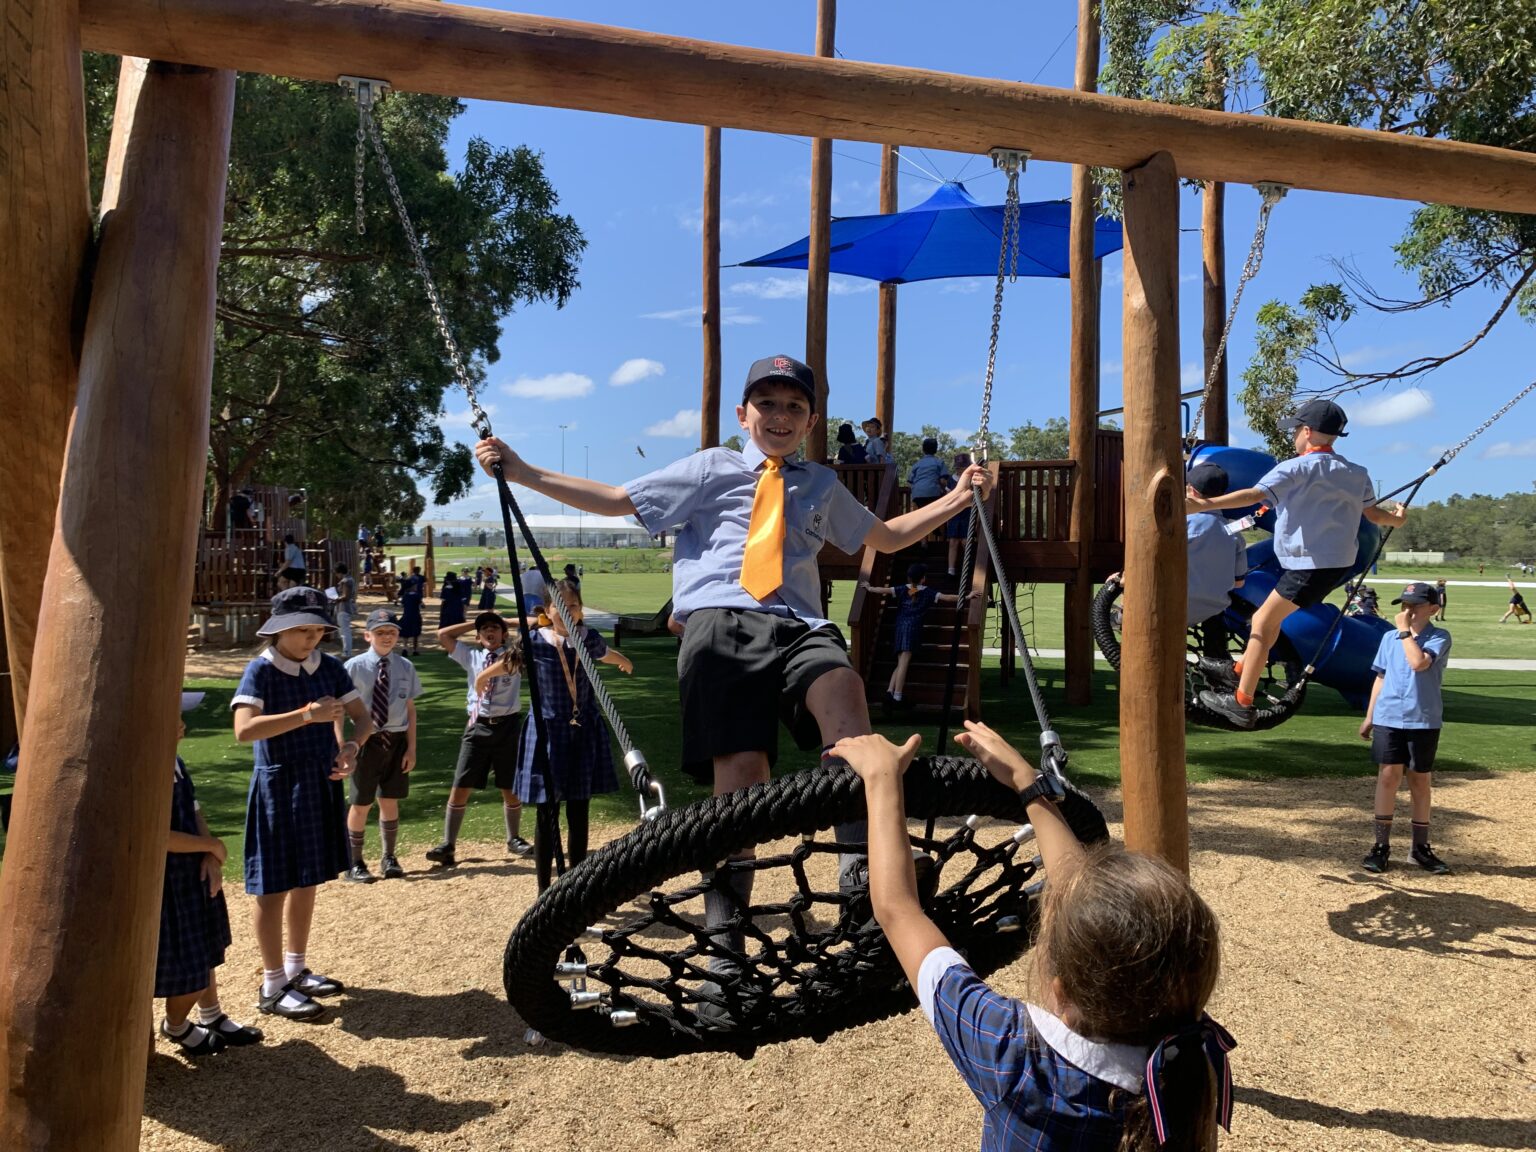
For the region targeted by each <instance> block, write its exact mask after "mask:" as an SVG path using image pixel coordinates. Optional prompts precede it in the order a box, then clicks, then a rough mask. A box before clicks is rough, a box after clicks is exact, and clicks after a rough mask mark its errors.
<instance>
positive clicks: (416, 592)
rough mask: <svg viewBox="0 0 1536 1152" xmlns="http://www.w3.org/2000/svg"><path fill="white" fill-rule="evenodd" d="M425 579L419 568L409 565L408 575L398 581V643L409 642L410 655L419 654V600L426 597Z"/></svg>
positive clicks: (402, 648) (402, 644)
mask: <svg viewBox="0 0 1536 1152" xmlns="http://www.w3.org/2000/svg"><path fill="white" fill-rule="evenodd" d="M426 589H427V579H426V577H425V576H423V575H422V574H421V569H420V568H418V567H417V566H416V565H415V564H412V565H411V572H410V575H409V576H407V577H406V578H405V579H403V580H401V581H400V644H401V649H400V650H401V651H402V652H404V651H405V648H404V645H405V643H406V642H407V641H409V642H410V646H411V655H412V656H416V655H418V654H419V649H420V645H421V602H422V601H423V600H425V599H426Z"/></svg>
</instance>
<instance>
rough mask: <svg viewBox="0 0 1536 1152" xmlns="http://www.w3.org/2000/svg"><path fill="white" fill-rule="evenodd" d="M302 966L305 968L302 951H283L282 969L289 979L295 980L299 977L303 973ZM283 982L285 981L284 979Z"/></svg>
mask: <svg viewBox="0 0 1536 1152" xmlns="http://www.w3.org/2000/svg"><path fill="white" fill-rule="evenodd" d="M304 968H305V964H304V953H302V952H284V953H283V971H285V972H287V973H288V979H289V980H297V979H298V978H299V976H300V974H302V973H303V971H304ZM284 983H287V981H284Z"/></svg>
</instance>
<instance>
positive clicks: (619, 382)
mask: <svg viewBox="0 0 1536 1152" xmlns="http://www.w3.org/2000/svg"><path fill="white" fill-rule="evenodd" d="M666 370H667V366H666V365H665V364H663V363H662V362H661V361H660V360H647V359H646V358H645V357H644V356H636V357H635V358H634V359H631V360H626V361H624V363H622V364H620V365H619V366H618V367H617V368H615V369H614V370H613V375H612V376H610V377H608V383H610V384H612V385H613V386H614V387H615V388H623V387H626V386H627V385H630V384H638V383H640V381H642V380H648V379H649V378H650V377H652V376H660V375H661V374H662V373H663V372H665V371H666Z"/></svg>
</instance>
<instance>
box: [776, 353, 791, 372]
mask: <svg viewBox="0 0 1536 1152" xmlns="http://www.w3.org/2000/svg"><path fill="white" fill-rule="evenodd" d="M773 366H774V367H775V368H777V369H778V370H779V371H780V372H788V371H789V370H790V368H791V367H792V366H793V362H792V361H791V360H790V358H789V357H788V356H775V357H774V358H773Z"/></svg>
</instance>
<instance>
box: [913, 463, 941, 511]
mask: <svg viewBox="0 0 1536 1152" xmlns="http://www.w3.org/2000/svg"><path fill="white" fill-rule="evenodd" d="M943 476H944V461H942V460H940V459H939V458H938V457H937V456H920V457H918V460H917V463H916V464H914V465H912V470H911V471H910V472H908V473H907V487H908V488H910V489H912V499H914V500H937V499H938V498H939V497H940V496H942V495H944V486H943V485H942V484H941V483H940V482H939V481H940V480H941V479H942V478H943Z"/></svg>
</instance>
